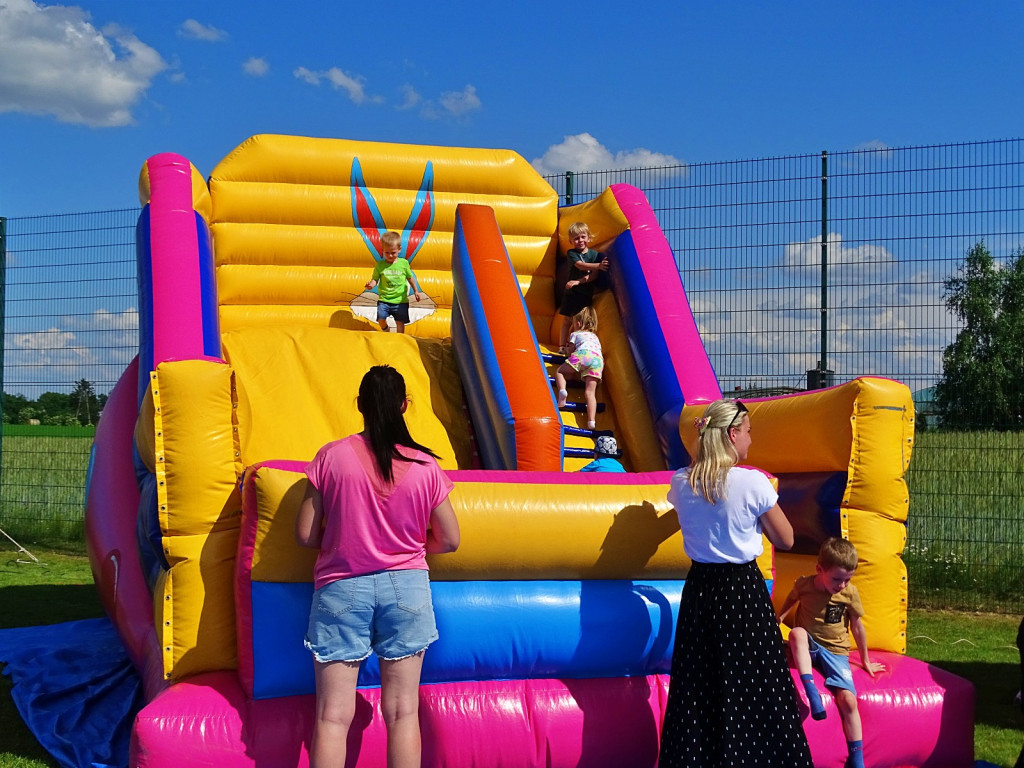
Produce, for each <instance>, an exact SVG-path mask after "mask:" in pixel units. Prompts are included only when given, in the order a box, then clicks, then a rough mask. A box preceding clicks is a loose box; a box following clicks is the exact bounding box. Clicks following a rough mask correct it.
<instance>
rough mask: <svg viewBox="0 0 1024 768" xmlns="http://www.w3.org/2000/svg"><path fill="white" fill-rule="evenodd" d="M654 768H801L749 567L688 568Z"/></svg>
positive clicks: (806, 756) (776, 657)
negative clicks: (659, 744)
mask: <svg viewBox="0 0 1024 768" xmlns="http://www.w3.org/2000/svg"><path fill="white" fill-rule="evenodd" d="M658 765H659V768H675V767H676V766H686V768H733V767H734V766H735V768H800V767H801V766H807V768H810V766H811V752H810V750H809V749H808V747H807V738H806V737H805V736H804V731H803V726H802V725H801V723H800V716H799V714H798V711H797V698H796V690H795V688H794V686H793V679H792V677H790V674H789V668H788V665H787V663H786V657H785V653H784V651H783V646H782V635H781V634H780V632H779V626H778V623H777V622H776V621H775V612H774V610H773V609H772V604H771V599H770V598H769V595H768V590H767V589H766V588H765V583H764V578H763V577H762V576H761V572H760V571H759V570H758V568H757V564H756V563H753V562H751V563H744V564H742V565H734V564H731V563H694V564H693V567H692V568H691V569H690V573H689V576H688V577H687V579H686V586H685V587H684V588H683V595H682V598H681V600H680V604H679V621H678V623H677V624H676V647H675V649H674V652H673V655H672V676H671V681H670V683H669V691H668V706H667V709H666V711H665V721H664V723H663V724H662V730H661V757H660V760H659V762H658Z"/></svg>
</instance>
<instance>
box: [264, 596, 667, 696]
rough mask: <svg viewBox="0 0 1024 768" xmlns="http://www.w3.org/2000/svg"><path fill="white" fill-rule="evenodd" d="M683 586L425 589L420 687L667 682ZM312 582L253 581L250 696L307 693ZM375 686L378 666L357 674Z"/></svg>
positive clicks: (372, 663)
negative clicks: (430, 623) (432, 625)
mask: <svg viewBox="0 0 1024 768" xmlns="http://www.w3.org/2000/svg"><path fill="white" fill-rule="evenodd" d="M683 585H684V582H682V581H642V582H641V581H627V580H621V581H620V580H615V581H612V580H605V581H601V580H585V581H463V582H445V581H439V582H433V583H432V584H431V592H432V594H433V600H434V612H435V615H436V616H437V628H438V633H439V634H440V639H439V640H438V641H437V642H435V643H434V644H433V645H431V646H430V649H429V650H428V651H427V654H426V656H425V658H424V662H423V678H422V679H423V682H424V683H442V682H455V681H459V680H501V679H535V678H551V677H554V678H591V677H623V676H639V675H650V674H667V673H668V672H669V669H670V666H671V662H672V648H673V640H674V635H675V625H676V618H677V616H678V613H679V597H680V594H681V593H682V589H683ZM312 599H313V585H312V584H310V583H271V582H256V581H254V582H253V583H252V617H253V662H254V664H253V667H254V670H255V672H254V681H253V695H254V698H257V699H264V698H272V697H275V696H293V695H296V694H305V693H313V692H314V691H315V684H314V680H313V663H312V661H311V659H312V657H311V655H310V653H309V651H308V650H306V648H305V647H304V646H303V638H304V636H305V631H306V626H307V624H308V618H309V607H310V604H311V603H312ZM359 685H360V686H361V687H369V686H377V685H380V668H379V666H378V664H377V658H376V656H374V655H371V656H370V658H369V659H367V661H366V662H364V663H363V666H362V669H361V670H360V673H359Z"/></svg>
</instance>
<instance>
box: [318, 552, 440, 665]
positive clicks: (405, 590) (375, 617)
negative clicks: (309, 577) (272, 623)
mask: <svg viewBox="0 0 1024 768" xmlns="http://www.w3.org/2000/svg"><path fill="white" fill-rule="evenodd" d="M435 640H437V624H436V623H435V622H434V604H433V602H432V601H431V599H430V577H429V574H428V572H427V571H425V570H422V569H408V570H401V571H379V572H377V573H369V574H366V575H365V576H353V577H351V578H348V579H338V580H337V581H332V582H331V583H330V584H325V585H324V586H322V587H320V589H318V590H316V592H314V593H313V605H312V607H311V608H310V611H309V627H308V629H307V630H306V642H305V645H306V647H307V648H308V649H309V650H310V651H312V652H313V657H314V658H315V659H316V660H317V661H320V662H327V661H350V662H355V661H362V660H363V659H366V658H368V657H369V655H370V651H371V650H372V651H373V652H375V653H376V654H377V655H378V656H379V657H380V658H382V659H386V660H389V661H394V660H397V659H404V658H405V657H406V656H413V655H415V654H417V653H419V652H420V651H422V650H424V649H425V648H426V647H427V646H428V645H430V644H431V643H432V642H434V641H435Z"/></svg>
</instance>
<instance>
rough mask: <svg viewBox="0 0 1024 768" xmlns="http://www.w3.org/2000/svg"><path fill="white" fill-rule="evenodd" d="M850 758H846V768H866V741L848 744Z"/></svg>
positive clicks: (849, 742)
mask: <svg viewBox="0 0 1024 768" xmlns="http://www.w3.org/2000/svg"><path fill="white" fill-rule="evenodd" d="M846 747H847V749H849V750H850V756H849V757H847V758H846V768H864V740H863V739H861V740H860V741H848V742H846Z"/></svg>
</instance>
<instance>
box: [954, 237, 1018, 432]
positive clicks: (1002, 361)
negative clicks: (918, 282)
mask: <svg viewBox="0 0 1024 768" xmlns="http://www.w3.org/2000/svg"><path fill="white" fill-rule="evenodd" d="M943 287H944V293H943V300H944V301H945V303H946V307H947V308H948V309H949V311H950V312H952V313H953V315H954V316H955V317H956V318H957V319H958V320H959V321H960V322H961V324H962V327H961V329H960V331H959V333H957V335H956V338H955V339H954V340H953V343H952V344H950V345H949V346H948V347H946V349H945V351H944V352H943V355H942V378H941V379H940V380H939V383H938V384H937V385H936V387H935V405H936V408H937V410H938V413H939V415H940V416H941V419H942V426H943V427H948V428H952V429H997V430H1019V429H1022V428H1024V248H1018V249H1017V251H1016V252H1014V253H1013V254H1011V256H1010V258H1009V259H1008V260H1007V262H1006V263H1005V264H1003V265H1000V264H999V263H997V262H996V260H995V259H994V258H993V256H992V253H991V252H990V251H989V249H988V247H987V246H986V245H985V242H984V241H981V242H979V243H977V244H975V246H974V247H973V248H971V250H970V251H968V252H967V257H966V258H965V260H964V263H963V264H962V265H961V267H960V269H959V271H958V273H957V274H956V275H955V276H953V277H950V278H949V279H947V280H946V281H945V283H944V284H943Z"/></svg>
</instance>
